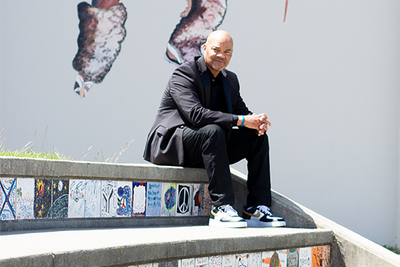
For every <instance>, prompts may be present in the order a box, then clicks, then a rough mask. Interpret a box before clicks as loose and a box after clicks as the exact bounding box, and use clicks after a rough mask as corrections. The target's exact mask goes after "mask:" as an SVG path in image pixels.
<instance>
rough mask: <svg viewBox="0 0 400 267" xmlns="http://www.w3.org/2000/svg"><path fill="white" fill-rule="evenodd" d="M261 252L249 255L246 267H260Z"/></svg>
mask: <svg viewBox="0 0 400 267" xmlns="http://www.w3.org/2000/svg"><path fill="white" fill-rule="evenodd" d="M261 262H262V261H261V252H254V253H249V258H248V260H247V266H248V267H261Z"/></svg>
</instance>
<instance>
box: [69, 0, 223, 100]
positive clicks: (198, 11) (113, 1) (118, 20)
mask: <svg viewBox="0 0 400 267" xmlns="http://www.w3.org/2000/svg"><path fill="white" fill-rule="evenodd" d="M226 10H227V0H188V7H187V8H186V10H185V11H184V12H183V13H182V14H181V20H180V22H179V23H178V24H177V25H176V27H175V29H174V30H173V32H172V34H171V36H170V39H169V41H168V42H167V49H166V52H165V59H166V60H167V61H168V62H170V63H172V64H174V65H180V64H182V63H184V62H187V61H189V60H191V59H192V58H193V57H194V56H199V55H201V53H202V48H201V47H202V45H203V44H204V43H205V41H206V39H207V36H208V35H209V34H210V33H211V32H212V31H214V30H216V29H217V28H218V26H219V25H221V23H222V21H223V20H224V17H225V14H226ZM78 18H79V21H80V22H79V30H80V33H79V36H78V52H77V54H76V55H75V58H74V59H73V61H72V66H73V68H74V69H75V70H76V71H77V72H78V74H77V76H76V79H75V84H74V92H75V93H76V94H78V95H79V96H80V97H81V98H83V97H85V96H86V95H87V93H88V91H89V90H90V88H91V87H92V85H93V84H94V83H101V82H102V81H103V79H104V78H105V76H106V75H107V73H108V72H109V71H110V70H111V67H112V65H113V63H114V61H115V60H116V59H117V57H118V55H119V53H120V51H121V44H122V42H123V41H124V39H125V37H126V29H125V22H126V19H127V11H126V8H125V6H124V5H123V4H122V3H119V0H93V1H92V4H91V5H90V4H88V3H86V2H81V3H79V4H78Z"/></svg>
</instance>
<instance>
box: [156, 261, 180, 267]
mask: <svg viewBox="0 0 400 267" xmlns="http://www.w3.org/2000/svg"><path fill="white" fill-rule="evenodd" d="M154 267H155V266H154ZM158 267H179V261H178V260H172V261H163V262H160V263H158Z"/></svg>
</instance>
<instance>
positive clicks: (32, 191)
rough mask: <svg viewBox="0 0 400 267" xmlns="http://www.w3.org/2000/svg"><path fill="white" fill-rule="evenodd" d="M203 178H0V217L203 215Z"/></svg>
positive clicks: (206, 205) (205, 198)
mask: <svg viewBox="0 0 400 267" xmlns="http://www.w3.org/2000/svg"><path fill="white" fill-rule="evenodd" d="M209 203H210V198H209V194H208V190H207V185H206V184H183V183H182V184H180V183H161V182H145V181H141V182H140V181H139V182H138V181H105V180H74V179H71V180H68V179H66V180H60V179H37V178H1V179H0V220H23V219H42V218H82V217H136V216H203V215H205V216H207V215H208V213H209V210H210V204H209Z"/></svg>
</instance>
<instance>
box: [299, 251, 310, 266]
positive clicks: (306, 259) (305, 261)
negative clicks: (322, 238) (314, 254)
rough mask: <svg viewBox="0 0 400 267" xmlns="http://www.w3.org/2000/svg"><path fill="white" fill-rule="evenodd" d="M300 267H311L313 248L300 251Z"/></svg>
mask: <svg viewBox="0 0 400 267" xmlns="http://www.w3.org/2000/svg"><path fill="white" fill-rule="evenodd" d="M299 267H311V247H308V248H300V249H299Z"/></svg>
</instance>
